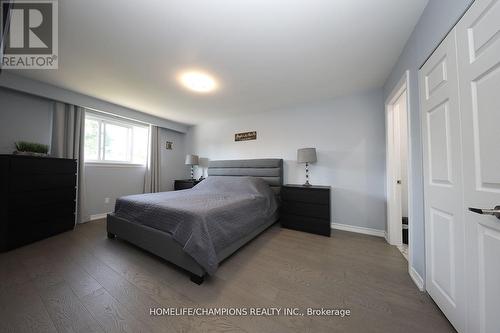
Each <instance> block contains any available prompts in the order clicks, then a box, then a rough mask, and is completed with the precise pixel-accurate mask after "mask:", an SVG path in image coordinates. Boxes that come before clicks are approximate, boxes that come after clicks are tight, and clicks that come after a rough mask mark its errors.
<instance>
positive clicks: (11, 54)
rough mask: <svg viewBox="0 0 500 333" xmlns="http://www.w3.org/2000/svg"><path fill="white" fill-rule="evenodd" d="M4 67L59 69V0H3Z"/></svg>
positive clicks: (1, 1) (1, 0)
mask: <svg viewBox="0 0 500 333" xmlns="http://www.w3.org/2000/svg"><path fill="white" fill-rule="evenodd" d="M0 3H1V8H2V25H1V28H2V34H1V36H2V47H3V51H4V52H3V55H2V63H1V66H2V68H5V69H57V67H58V25H57V14H58V12H57V0H44V1H24V0H16V1H12V0H9V1H7V0H0Z"/></svg>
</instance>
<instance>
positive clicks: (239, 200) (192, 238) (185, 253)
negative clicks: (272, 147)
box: [107, 159, 283, 284]
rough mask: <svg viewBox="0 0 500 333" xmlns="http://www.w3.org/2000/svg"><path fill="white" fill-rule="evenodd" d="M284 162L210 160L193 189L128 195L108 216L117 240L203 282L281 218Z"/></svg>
mask: <svg viewBox="0 0 500 333" xmlns="http://www.w3.org/2000/svg"><path fill="white" fill-rule="evenodd" d="M282 184H283V160H282V159H255V160H224V161H210V162H209V165H208V178H207V179H206V180H204V181H202V182H201V183H199V184H198V185H196V186H195V187H193V188H192V189H188V190H181V191H175V192H174V191H170V192H160V193H151V194H140V195H132V196H125V197H122V198H119V199H117V202H116V206H115V212H114V213H111V214H108V216H107V232H108V237H109V238H115V237H118V238H120V239H123V240H125V241H128V242H130V243H132V244H134V245H136V246H138V247H140V248H143V249H145V250H147V251H149V252H151V253H153V254H155V255H157V256H159V257H161V258H163V259H165V260H167V261H169V262H171V263H173V264H175V265H177V266H179V267H181V268H183V269H184V270H186V271H188V272H189V273H190V276H191V281H193V282H195V283H197V284H201V283H202V282H203V281H204V278H205V276H206V275H213V274H214V273H215V271H216V270H217V267H218V265H219V264H220V263H221V262H222V261H223V260H224V259H226V258H227V257H229V256H230V255H231V254H233V253H234V252H235V251H237V250H238V249H239V248H240V247H242V246H243V245H244V244H246V243H247V242H249V241H250V240H252V239H253V238H254V237H256V236H257V235H259V234H260V233H261V232H263V231H264V230H266V229H267V228H268V227H269V226H271V225H272V224H274V223H275V222H276V221H277V220H278V211H279V209H278V202H279V192H280V188H281V185H282Z"/></svg>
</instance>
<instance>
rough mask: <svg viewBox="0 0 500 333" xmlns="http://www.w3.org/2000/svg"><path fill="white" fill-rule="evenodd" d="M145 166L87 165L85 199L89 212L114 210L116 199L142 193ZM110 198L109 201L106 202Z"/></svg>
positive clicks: (93, 213) (89, 213)
mask: <svg viewBox="0 0 500 333" xmlns="http://www.w3.org/2000/svg"><path fill="white" fill-rule="evenodd" d="M145 170H146V169H145V167H142V166H141V167H139V166H118V167H117V166H109V165H95V164H90V165H89V164H86V165H85V185H86V188H85V192H86V195H85V201H86V204H87V205H86V207H87V214H88V215H89V216H91V215H97V214H104V213H109V212H112V211H113V210H114V207H115V200H116V198H119V197H121V196H124V195H129V194H138V193H142V192H143V189H144V173H145ZM105 198H109V199H110V200H109V203H105Z"/></svg>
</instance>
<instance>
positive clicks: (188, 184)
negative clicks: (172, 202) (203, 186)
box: [174, 179, 201, 191]
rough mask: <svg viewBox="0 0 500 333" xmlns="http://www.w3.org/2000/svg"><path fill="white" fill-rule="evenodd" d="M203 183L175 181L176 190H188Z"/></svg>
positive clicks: (184, 180) (194, 180)
mask: <svg viewBox="0 0 500 333" xmlns="http://www.w3.org/2000/svg"><path fill="white" fill-rule="evenodd" d="M199 182H201V180H198V179H176V180H175V181H174V190H176V191H178V190H187V189H190V188H192V187H193V186H195V185H196V184H198V183H199Z"/></svg>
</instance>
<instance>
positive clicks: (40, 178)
mask: <svg viewBox="0 0 500 333" xmlns="http://www.w3.org/2000/svg"><path fill="white" fill-rule="evenodd" d="M75 184H76V175H75V174H56V175H53V174H51V175H35V174H33V175H12V176H11V177H10V182H9V185H10V186H9V190H10V192H25V191H35V190H49V189H56V188H73V189H74V188H75Z"/></svg>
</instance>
